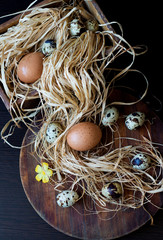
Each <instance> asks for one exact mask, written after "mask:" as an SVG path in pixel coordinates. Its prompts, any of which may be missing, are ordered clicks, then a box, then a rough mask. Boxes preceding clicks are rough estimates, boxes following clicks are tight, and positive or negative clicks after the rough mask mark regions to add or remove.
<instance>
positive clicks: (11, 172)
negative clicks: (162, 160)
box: [0, 0, 163, 240]
mask: <svg viewBox="0 0 163 240" xmlns="http://www.w3.org/2000/svg"><path fill="white" fill-rule="evenodd" d="M30 2H31V1H29V0H26V1H20V0H19V1H13V0H12V1H10V0H1V1H0V15H1V16H2V15H4V14H7V13H12V12H15V11H18V10H21V9H24V8H25V7H27V5H28V3H30ZM97 2H98V3H99V4H100V6H101V8H102V9H103V11H104V13H105V14H106V15H107V17H108V19H109V20H117V21H119V22H120V23H121V24H122V26H123V29H124V37H126V38H127V40H129V41H130V43H131V44H133V45H134V44H146V45H148V48H149V51H148V53H147V54H145V55H144V56H140V57H138V58H137V60H136V63H135V67H136V68H138V69H140V70H142V71H143V72H144V73H145V74H146V76H147V77H148V79H149V83H150V90H151V91H152V94H154V95H156V96H157V97H158V98H160V100H163V94H162V90H163V89H162V86H161V83H160V80H161V79H163V73H162V55H163V50H162V48H161V41H160V35H161V34H162V31H161V29H162V19H161V9H162V5H161V2H160V4H159V3H157V5H155V3H154V2H149V1H148V2H145V3H144V4H143V5H142V1H137V2H136V5H135V6H134V4H132V5H127V3H124V2H118V4H120V5H117V2H111V3H110V4H109V5H108V6H107V1H106V0H100V1H99V0H98V1H97ZM145 4H147V5H145ZM6 20H7V19H0V22H1V23H2V22H4V21H6ZM136 85H138V84H136ZM139 85H140V84H139ZM140 88H141V86H140ZM145 100H147V101H148V102H149V101H150V105H151V107H154V108H158V107H157V106H158V105H157V103H156V104H155V100H154V98H153V97H152V95H151V94H150V96H149V97H148V99H145ZM158 115H159V116H160V117H161V119H163V111H159V112H158ZM9 119H10V116H9V114H8V112H7V111H6V109H5V107H4V105H3V103H2V101H0V129H2V127H3V126H4V124H5V123H6V122H7V121H8V120H9ZM24 133H25V130H23V129H21V130H20V131H18V132H17V133H16V134H15V135H14V136H13V137H12V139H11V141H12V143H13V144H14V145H18V146H20V145H21V142H22V139H23V136H24ZM19 153H20V151H19V150H18V149H12V148H10V147H9V146H8V145H6V144H4V143H3V142H2V141H0V166H1V167H0V239H2V240H15V239H17V240H19V239H20V240H22V239H25V240H29V239H30V240H43V239H46V240H51V239H56V240H59V239H65V240H68V239H74V238H71V237H68V236H65V235H64V234H62V233H60V232H58V231H56V230H55V229H53V228H52V227H51V226H49V225H48V224H47V223H46V222H44V221H43V220H42V219H41V218H40V217H39V216H38V215H37V213H36V212H35V211H34V209H33V208H32V207H31V205H30V203H29V202H28V200H27V198H26V195H25V193H24V190H23V187H22V185H21V181H20V175H19ZM162 226H163V212H162V211H161V210H160V211H158V213H157V214H156V215H155V217H154V226H150V223H149V222H148V223H147V224H146V225H145V226H143V227H142V228H140V229H139V230H137V231H136V232H134V233H132V234H129V235H128V236H125V237H122V238H120V239H126V240H127V239H132V240H138V239H157V240H162V238H163V227H162Z"/></svg>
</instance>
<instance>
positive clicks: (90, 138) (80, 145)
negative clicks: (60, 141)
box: [67, 122, 102, 151]
mask: <svg viewBox="0 0 163 240" xmlns="http://www.w3.org/2000/svg"><path fill="white" fill-rule="evenodd" d="M101 137H102V132H101V129H100V127H99V126H98V125H96V124H94V123H92V122H81V123H78V124H76V125H74V126H73V127H71V128H70V130H69V132H68V134H67V143H68V145H69V146H70V147H71V148H72V149H74V150H77V151H87V150H90V149H92V148H94V147H95V146H96V145H97V144H98V143H99V142H100V140H101Z"/></svg>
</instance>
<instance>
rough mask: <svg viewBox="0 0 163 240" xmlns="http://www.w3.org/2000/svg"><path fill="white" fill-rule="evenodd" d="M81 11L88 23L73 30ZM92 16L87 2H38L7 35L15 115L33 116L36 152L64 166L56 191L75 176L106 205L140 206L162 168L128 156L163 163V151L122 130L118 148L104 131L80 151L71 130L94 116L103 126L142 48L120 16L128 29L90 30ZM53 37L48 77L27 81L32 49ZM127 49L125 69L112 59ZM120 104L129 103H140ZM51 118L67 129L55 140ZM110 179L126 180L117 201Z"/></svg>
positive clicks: (2, 50)
mask: <svg viewBox="0 0 163 240" xmlns="http://www.w3.org/2000/svg"><path fill="white" fill-rule="evenodd" d="M60 2H62V3H63V1H60ZM73 19H79V20H80V22H81V23H82V27H83V28H82V29H81V32H80V34H79V35H78V36H71V34H70V22H71V21H72V20H73ZM89 19H94V16H92V15H91V14H90V13H89V12H88V11H87V10H86V9H85V8H84V7H83V6H82V4H80V5H78V4H74V5H67V4H66V5H63V4H62V5H61V6H60V7H56V8H48V7H46V8H42V7H35V8H33V9H32V11H31V12H30V13H28V14H27V15H25V16H22V17H21V18H20V20H19V23H18V24H17V25H16V26H13V27H11V28H9V29H8V31H7V32H6V33H3V34H1V36H0V58H1V72H0V81H1V83H2V85H3V88H4V91H5V93H6V95H7V97H8V98H9V100H10V113H11V116H12V120H11V121H14V122H15V124H16V125H18V124H19V122H23V123H25V124H26V126H27V127H28V128H29V129H31V130H32V132H33V133H34V134H35V138H34V140H33V147H34V149H33V152H34V154H35V155H36V157H38V158H40V159H42V160H43V161H45V162H49V164H50V166H51V168H52V170H53V171H54V173H56V174H55V177H54V176H53V177H52V178H51V184H53V186H54V189H55V190H56V191H59V190H61V189H64V185H65V184H66V183H67V182H68V183H69V188H70V189H72V190H73V189H74V188H76V186H78V188H79V189H80V191H81V196H83V195H84V194H85V195H88V196H90V197H91V198H92V201H94V202H95V204H96V206H99V207H100V209H101V211H114V210H115V209H113V208H110V207H109V205H108V202H111V203H112V204H114V205H115V206H116V210H118V209H120V208H121V207H126V208H127V207H131V208H138V207H140V206H143V204H144V203H145V202H148V201H150V198H151V195H152V194H154V193H156V192H161V191H162V190H163V183H162V181H159V178H160V174H161V173H159V174H158V175H155V176H154V175H150V174H149V173H148V172H147V171H144V172H142V171H137V172H136V170H134V169H133V168H132V166H130V164H128V159H129V158H130V157H132V156H133V155H134V154H135V152H136V153H139V152H142V151H143V152H147V153H148V155H149V156H151V158H152V159H153V162H154V163H155V165H156V166H157V167H159V168H160V169H161V168H162V166H163V161H162V157H161V155H160V153H159V152H158V151H157V150H156V148H155V147H154V146H153V145H152V142H151V141H149V140H147V139H144V140H143V141H141V142H139V140H137V139H133V146H125V147H122V146H121V136H120V137H119V139H118V140H116V141H118V142H119V145H118V147H117V148H116V149H113V148H112V145H113V144H114V141H115V139H114V138H112V140H111V142H107V141H105V140H104V139H103V140H102V141H101V142H100V143H99V144H98V145H97V146H96V147H94V148H93V149H90V150H89V151H83V152H82V151H81V152H80V151H75V150H73V149H71V148H70V147H69V145H68V144H67V134H68V132H69V130H70V128H71V127H72V126H74V125H75V124H77V123H79V122H82V121H88V122H93V123H96V124H98V125H99V126H101V121H102V118H103V114H104V110H105V107H106V106H107V104H108V103H107V98H108V93H109V92H110V90H111V89H112V86H113V85H114V84H115V81H117V80H119V79H120V78H122V77H123V76H124V75H125V74H126V73H127V72H129V71H131V66H132V64H133V63H134V59H135V56H136V53H135V50H134V48H133V47H132V46H131V45H130V44H129V43H128V42H127V41H126V40H125V39H124V38H123V36H122V35H123V32H122V28H121V26H120V24H118V23H115V22H112V23H108V24H107V25H109V26H111V25H113V24H118V26H119V29H120V34H118V33H115V32H114V31H113V30H111V29H110V30H109V29H108V30H103V28H102V27H103V26H102V25H100V24H99V29H98V30H97V31H90V30H87V29H86V27H85V26H86V22H87V21H88V20H89ZM46 39H53V40H54V41H55V42H56V48H55V49H54V51H53V53H52V54H51V55H50V56H48V57H46V56H45V57H44V58H43V70H42V74H41V77H40V78H39V79H37V81H35V82H34V83H31V84H28V83H23V82H22V81H21V80H20V79H19V78H18V76H17V68H18V64H19V62H20V60H21V59H22V57H23V56H25V55H27V54H28V53H31V52H39V51H41V46H42V44H43V42H44V41H45V40H46ZM126 54H128V56H129V57H130V62H129V63H126V66H125V67H123V68H122V69H121V70H119V69H116V68H113V69H112V68H111V67H110V64H112V63H114V65H115V66H116V59H117V58H119V57H123V55H126ZM108 68H109V69H110V71H111V70H112V71H115V75H114V77H112V78H110V79H109V78H108V79H107V80H106V79H105V73H106V71H108ZM143 76H144V75H143ZM144 79H145V81H146V83H147V88H146V89H145V91H144V94H143V95H142V98H143V97H144V96H145V94H146V92H147V89H148V82H147V80H146V78H145V76H144ZM142 98H141V99H142ZM35 100H37V101H38V105H35V106H33V107H30V108H29V107H25V103H26V102H27V101H35ZM110 104H111V103H110ZM116 104H119V105H121V104H123V105H126V106H127V105H130V104H133V103H123V102H117V103H116ZM40 111H41V114H42V116H43V117H42V126H41V127H40V129H39V131H38V132H34V130H33V128H32V126H33V124H34V123H33V120H34V118H35V116H36V115H37V113H38V112H40ZM11 121H10V122H9V123H7V124H6V126H5V127H4V129H3V130H2V138H3V139H4V140H5V141H6V142H7V136H8V135H6V136H4V133H5V130H6V129H7V127H8V126H9V124H10V123H11ZM51 122H58V123H60V124H61V125H62V128H63V132H62V133H61V135H60V136H59V137H58V138H57V140H56V141H55V142H54V143H51V144H49V143H48V142H47V141H46V138H45V136H46V131H47V128H48V125H49V124H50V123H51ZM117 129H118V128H117ZM111 130H112V128H111ZM117 131H118V130H117ZM134 142H137V143H140V144H134ZM160 172H161V171H160ZM135 173H136V174H135ZM144 175H145V176H146V177H144ZM110 181H118V182H120V183H121V186H122V189H123V194H122V196H121V197H120V198H119V199H118V200H114V199H113V200H111V201H110V200H108V199H106V198H105V197H104V196H103V195H102V194H101V189H102V186H103V185H104V184H105V183H106V182H110ZM126 192H128V194H126ZM146 193H149V194H148V196H149V197H147V195H146ZM97 212H98V211H97ZM90 213H91V211H90Z"/></svg>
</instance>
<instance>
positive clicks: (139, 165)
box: [131, 153, 151, 170]
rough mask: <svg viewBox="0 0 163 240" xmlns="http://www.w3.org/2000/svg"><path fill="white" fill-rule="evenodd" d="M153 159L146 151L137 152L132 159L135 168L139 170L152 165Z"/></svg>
mask: <svg viewBox="0 0 163 240" xmlns="http://www.w3.org/2000/svg"><path fill="white" fill-rule="evenodd" d="M150 163H151V159H150V157H149V156H147V155H145V154H144V153H139V154H136V155H135V156H134V157H133V158H132V159H131V165H132V167H133V168H134V169H137V170H145V169H147V168H148V167H149V166H150Z"/></svg>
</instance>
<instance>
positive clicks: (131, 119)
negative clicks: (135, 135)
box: [125, 112, 145, 130]
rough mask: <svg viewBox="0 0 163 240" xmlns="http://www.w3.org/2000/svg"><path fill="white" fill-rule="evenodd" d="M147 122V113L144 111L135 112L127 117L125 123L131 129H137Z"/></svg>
mask: <svg viewBox="0 0 163 240" xmlns="http://www.w3.org/2000/svg"><path fill="white" fill-rule="evenodd" d="M144 122H145V114H144V113H142V112H134V113H131V114H129V115H128V116H127V117H126V121H125V125H126V127H127V128H128V129H129V130H135V129H136V128H138V127H141V126H142V125H143V124H144Z"/></svg>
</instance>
